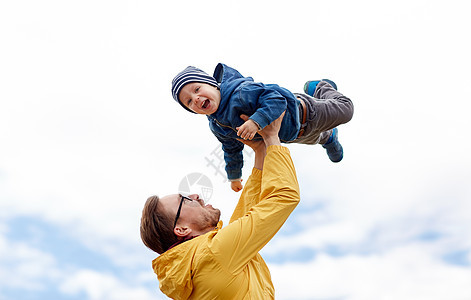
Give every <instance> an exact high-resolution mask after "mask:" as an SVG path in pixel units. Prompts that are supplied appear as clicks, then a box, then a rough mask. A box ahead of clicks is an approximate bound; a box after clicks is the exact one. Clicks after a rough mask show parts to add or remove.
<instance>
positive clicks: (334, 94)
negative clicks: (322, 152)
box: [290, 81, 353, 145]
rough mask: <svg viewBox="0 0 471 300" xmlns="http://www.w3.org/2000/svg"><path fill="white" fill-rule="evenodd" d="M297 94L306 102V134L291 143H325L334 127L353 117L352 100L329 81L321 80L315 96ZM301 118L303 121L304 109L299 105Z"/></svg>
mask: <svg viewBox="0 0 471 300" xmlns="http://www.w3.org/2000/svg"><path fill="white" fill-rule="evenodd" d="M295 96H296V97H297V98H298V99H299V100H300V101H304V102H305V104H306V110H307V114H306V123H305V124H301V126H305V127H304V134H303V135H302V136H300V137H299V138H297V139H295V140H294V141H291V142H290V143H296V144H310V145H312V144H325V143H326V142H327V140H328V139H329V137H330V136H331V135H332V129H334V128H335V127H337V126H339V125H340V124H345V123H347V122H348V121H350V120H351V119H352V116H353V103H352V100H350V99H349V98H347V97H345V96H344V95H342V94H341V93H339V92H338V91H336V90H335V89H334V88H333V87H332V86H331V85H330V84H329V83H327V82H325V81H321V82H319V84H318V85H317V87H316V90H315V91H314V97H311V96H309V95H306V94H298V93H295ZM299 108H300V115H299V119H300V120H301V122H302V118H303V110H302V106H301V105H299Z"/></svg>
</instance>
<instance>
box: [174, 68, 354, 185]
mask: <svg viewBox="0 0 471 300" xmlns="http://www.w3.org/2000/svg"><path fill="white" fill-rule="evenodd" d="M304 91H305V93H306V94H298V93H291V92H290V91H288V90H287V89H285V88H282V87H280V86H278V85H276V84H263V83H258V82H254V80H253V79H252V78H251V77H244V76H242V75H241V74H240V73H239V72H238V71H237V70H235V69H233V68H231V67H229V66H226V65H224V64H221V63H220V64H218V65H217V66H216V69H215V70H214V75H213V76H210V75H208V74H207V73H205V72H204V71H202V70H200V69H198V68H195V67H192V66H189V67H187V68H186V69H185V70H183V71H182V72H180V73H179V74H178V75H177V76H175V78H174V79H173V81H172V96H173V98H174V99H175V101H177V102H178V103H179V104H180V105H181V106H182V107H183V108H185V109H186V110H188V111H190V112H192V113H197V114H204V115H206V116H207V117H208V120H209V127H210V129H211V131H212V132H213V134H214V135H215V136H216V138H217V139H218V140H219V141H220V142H221V143H222V149H223V151H224V161H225V163H226V173H227V177H228V179H229V180H230V181H231V188H232V189H233V190H234V191H236V192H238V191H240V190H241V189H242V179H241V177H242V166H243V157H242V149H243V148H244V143H242V142H241V141H239V140H238V139H242V140H251V139H261V137H260V135H258V134H257V131H259V130H261V129H263V128H264V127H265V126H267V125H268V124H270V123H271V122H273V121H274V120H276V119H277V118H278V117H279V116H280V115H281V114H282V113H283V111H286V113H285V116H284V118H283V122H282V124H281V129H280V132H279V137H280V140H281V141H282V142H284V143H299V144H321V145H322V146H323V147H324V148H325V149H326V150H327V155H328V156H329V158H330V160H331V161H332V162H339V161H341V160H342V158H343V148H342V145H340V143H339V141H338V138H337V128H336V127H337V126H338V125H340V124H344V123H347V122H348V121H350V119H351V118H352V116H353V104H352V101H351V100H350V99H349V98H347V97H345V96H344V95H342V94H341V93H339V92H338V91H337V86H336V85H335V83H334V82H332V81H330V80H328V79H324V80H317V81H308V82H306V84H305V85H304ZM241 115H246V116H248V119H247V118H246V117H245V116H242V117H243V118H244V119H242V117H241Z"/></svg>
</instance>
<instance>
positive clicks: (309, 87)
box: [304, 79, 337, 97]
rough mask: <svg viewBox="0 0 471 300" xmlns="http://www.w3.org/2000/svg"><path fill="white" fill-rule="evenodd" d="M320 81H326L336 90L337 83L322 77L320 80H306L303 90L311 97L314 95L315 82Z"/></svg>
mask: <svg viewBox="0 0 471 300" xmlns="http://www.w3.org/2000/svg"><path fill="white" fill-rule="evenodd" d="M321 81H326V82H328V83H329V84H330V85H331V86H332V87H333V88H334V89H336V90H337V85H336V84H335V82H333V81H332V80H329V79H322V80H312V81H306V83H305V84H304V92H305V93H306V94H308V95H309V96H311V97H313V96H314V91H315V90H316V87H317V84H318V83H319V82H321Z"/></svg>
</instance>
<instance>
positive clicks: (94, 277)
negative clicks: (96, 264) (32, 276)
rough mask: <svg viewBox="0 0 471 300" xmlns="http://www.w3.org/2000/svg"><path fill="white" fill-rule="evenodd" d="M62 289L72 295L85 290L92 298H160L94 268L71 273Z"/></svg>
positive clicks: (141, 299)
mask: <svg viewBox="0 0 471 300" xmlns="http://www.w3.org/2000/svg"><path fill="white" fill-rule="evenodd" d="M60 290H61V291H62V292H64V293H65V294H70V295H77V294H81V293H82V292H84V293H85V294H86V295H87V299H91V300H95V299H96V300H107V299H110V300H120V299H122V300H127V299H140V300H145V299H159V298H157V297H156V295H155V294H153V293H151V292H150V291H149V290H147V289H145V288H143V287H132V286H130V285H129V284H127V283H126V282H123V281H120V280H118V279H117V278H116V277H115V276H113V275H109V274H103V273H99V272H96V271H94V270H79V271H77V272H75V273H73V274H70V275H69V276H68V277H67V279H66V280H65V281H64V282H63V283H62V284H61V286H60ZM160 299H164V298H160Z"/></svg>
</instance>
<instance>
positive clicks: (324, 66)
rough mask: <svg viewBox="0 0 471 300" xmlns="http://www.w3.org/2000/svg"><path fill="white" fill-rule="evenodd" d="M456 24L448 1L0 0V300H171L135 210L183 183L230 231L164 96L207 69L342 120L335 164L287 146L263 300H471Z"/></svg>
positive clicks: (463, 101)
mask: <svg viewBox="0 0 471 300" xmlns="http://www.w3.org/2000/svg"><path fill="white" fill-rule="evenodd" d="M468 12H469V5H468V4H467V1H455V0H451V1H447V2H446V3H444V2H443V1H434V0H430V1H418V0H413V1H403V0H399V1H394V2H392V1H391V2H389V1H362V0H360V1H346V0H338V1H297V0H295V1H278V0H271V1H265V0H263V1H247V0H239V1H186V0H182V1H165V2H163V1H162V2H160V1H127V0H121V1H119V0H118V1H87V0H85V1H52V0H45V1H26V0H24V1H23V0H20V1H2V2H1V3H0V43H1V47H0V300H13V299H14V300H23V299H66V300H68V299H80V300H88V299H90V300H98V299H99V300H115V299H116V300H119V299H123V300H126V299H143V300H150V299H167V298H166V297H165V295H163V294H162V293H161V292H160V291H159V288H158V281H157V278H156V276H155V274H154V273H153V271H152V268H151V261H152V259H154V258H155V257H156V256H157V255H156V254H155V253H153V252H152V251H151V250H149V249H147V248H146V247H145V246H144V245H143V243H142V242H141V240H140V236H139V222H140V215H141V211H142V207H143V205H144V202H145V200H146V199H147V197H149V196H151V195H160V196H163V195H167V194H171V193H176V192H177V190H178V189H179V188H180V187H182V186H183V185H184V184H185V182H186V181H185V180H190V181H191V182H190V185H191V188H192V191H194V192H198V191H201V193H206V195H207V199H206V200H207V201H208V202H210V203H211V204H212V205H213V206H215V207H219V208H220V209H221V210H222V219H223V221H225V223H226V224H227V221H228V220H229V217H230V215H231V212H232V209H233V208H234V206H235V204H236V202H237V199H238V195H239V194H237V193H234V192H233V191H232V190H231V189H230V187H229V184H228V183H227V182H225V179H224V177H223V176H222V175H221V173H222V172H223V166H222V165H221V164H220V163H219V162H220V159H221V155H220V150H219V148H220V145H219V144H218V142H217V140H216V139H215V138H214V137H213V136H212V134H211V133H210V131H209V129H208V126H207V120H206V118H205V117H204V116H198V115H192V114H189V113H188V112H186V111H185V110H183V109H182V108H181V107H180V106H179V105H178V104H177V103H176V102H175V101H174V100H173V98H172V96H171V92H170V87H171V80H172V78H173V77H174V76H175V75H176V74H177V73H178V72H179V71H181V70H183V69H184V68H185V67H186V66H188V65H193V66H197V67H199V68H201V69H203V70H205V71H206V72H208V73H210V74H211V73H212V71H213V69H214V67H215V66H216V64H217V63H219V62H223V63H225V64H227V65H229V66H231V67H234V68H236V69H238V70H239V71H240V72H241V73H242V74H243V75H244V76H251V77H253V78H254V79H255V81H259V82H264V83H277V84H279V85H281V86H283V87H286V88H288V89H289V90H291V91H293V92H302V88H303V85H304V82H305V81H307V80H315V79H320V78H329V79H332V80H334V81H335V82H336V83H337V86H338V89H339V91H340V92H342V93H343V94H345V95H346V96H348V97H349V98H351V99H352V100H353V102H354V105H355V114H354V117H353V119H352V120H351V121H350V122H349V123H348V124H345V125H341V126H339V140H340V142H341V143H342V145H343V147H344V151H345V155H344V159H343V161H342V162H340V163H338V164H333V163H331V162H330V161H329V160H328V158H327V155H326V154H325V150H324V149H323V148H322V147H320V146H318V145H317V146H307V145H293V144H290V145H288V146H287V147H288V148H289V149H290V152H291V155H292V158H293V161H294V164H295V166H296V170H297V175H298V179H299V184H300V189H301V203H300V205H299V206H298V207H297V208H296V210H295V211H294V213H293V214H292V215H291V216H290V218H289V219H288V221H287V222H286V224H285V226H284V227H283V228H282V230H281V231H280V232H279V233H278V234H277V235H276V236H275V238H274V239H273V240H272V241H270V243H269V244H268V245H267V246H266V247H265V248H264V249H263V250H262V256H263V257H264V258H265V260H266V262H267V264H268V265H269V268H270V270H271V274H272V279H273V282H274V285H275V290H276V298H277V299H288V300H289V299H309V300H310V299H317V300H363V299H414V300H416V299H428V300H429V299H437V300H438V299H453V300H454V299H456V300H458V299H471V284H470V283H471V217H470V214H471V213H470V212H471V201H470V200H471V187H470V184H469V179H470V178H471V171H470V170H471V159H470V158H469V156H468V153H469V152H470V151H471V141H470V139H469V136H470V135H469V132H468V130H469V129H471V121H470V118H469V113H468V110H469V108H470V103H471V96H470V95H471V90H470V85H469V82H470V81H471V76H470V73H469V70H470V69H471V59H470V55H469V53H471V46H470V43H469V28H471V20H470V19H469V13H468ZM244 157H245V163H246V164H245V167H244V175H243V178H244V180H246V179H247V176H248V174H250V169H251V167H252V165H253V156H252V155H251V153H250V151H246V152H245V153H244ZM194 174H199V175H200V177H201V178H204V179H205V181H204V187H206V190H204V189H203V188H202V187H201V185H198V184H197V183H195V182H194V181H195V180H194V178H195V175H194ZM208 182H209V183H208ZM186 183H188V182H186ZM209 186H211V187H212V188H211V189H208V187H209Z"/></svg>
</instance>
